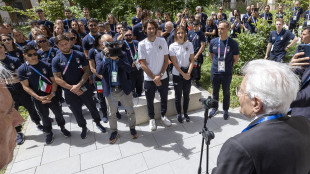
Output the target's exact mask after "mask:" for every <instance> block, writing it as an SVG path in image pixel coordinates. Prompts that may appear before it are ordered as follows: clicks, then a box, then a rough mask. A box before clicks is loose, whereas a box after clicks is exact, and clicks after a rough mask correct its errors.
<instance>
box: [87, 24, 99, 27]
mask: <svg viewBox="0 0 310 174" xmlns="http://www.w3.org/2000/svg"><path fill="white" fill-rule="evenodd" d="M89 26H90V27H97V25H94V24H90V25H89Z"/></svg>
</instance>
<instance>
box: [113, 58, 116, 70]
mask: <svg viewBox="0 0 310 174" xmlns="http://www.w3.org/2000/svg"><path fill="white" fill-rule="evenodd" d="M112 71H116V62H115V61H114V60H112Z"/></svg>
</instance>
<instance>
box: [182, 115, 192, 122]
mask: <svg viewBox="0 0 310 174" xmlns="http://www.w3.org/2000/svg"><path fill="white" fill-rule="evenodd" d="M184 118H185V120H186V122H189V121H190V120H191V119H190V118H189V116H188V115H187V114H184Z"/></svg>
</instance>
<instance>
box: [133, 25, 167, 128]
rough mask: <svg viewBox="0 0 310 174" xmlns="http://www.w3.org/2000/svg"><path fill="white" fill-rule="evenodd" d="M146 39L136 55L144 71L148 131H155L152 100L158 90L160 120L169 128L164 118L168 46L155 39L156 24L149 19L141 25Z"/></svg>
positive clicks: (141, 43) (157, 38)
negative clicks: (148, 120) (148, 119)
mask: <svg viewBox="0 0 310 174" xmlns="http://www.w3.org/2000/svg"><path fill="white" fill-rule="evenodd" d="M143 28H144V32H145V33H146V35H147V38H145V39H144V40H142V41H141V42H140V43H139V45H138V55H139V60H140V63H141V67H142V69H143V70H144V89H145V96H146V100H147V109H148V115H149V117H150V123H149V126H150V129H151V130H152V131H155V130H156V123H155V119H154V116H155V113H154V98H155V92H156V90H158V92H159V94H160V102H161V120H162V122H163V123H164V125H166V126H171V122H170V120H168V119H167V117H166V116H165V114H166V111H167V98H168V78H167V73H166V69H167V66H168V54H169V52H168V46H167V43H166V40H165V39H163V38H160V37H156V31H157V28H158V25H157V23H156V22H155V21H154V20H152V19H149V20H147V21H146V22H145V23H143Z"/></svg>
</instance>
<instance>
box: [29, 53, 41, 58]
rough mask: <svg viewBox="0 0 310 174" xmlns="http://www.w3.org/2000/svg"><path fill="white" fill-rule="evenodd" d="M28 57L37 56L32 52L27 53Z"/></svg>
mask: <svg viewBox="0 0 310 174" xmlns="http://www.w3.org/2000/svg"><path fill="white" fill-rule="evenodd" d="M27 56H28V57H32V56H38V53H33V54H27Z"/></svg>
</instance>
